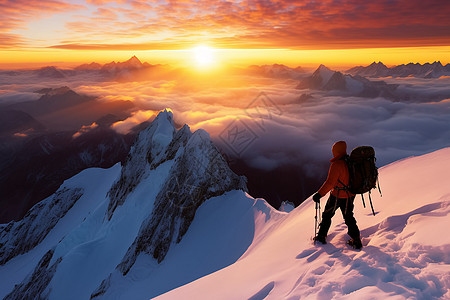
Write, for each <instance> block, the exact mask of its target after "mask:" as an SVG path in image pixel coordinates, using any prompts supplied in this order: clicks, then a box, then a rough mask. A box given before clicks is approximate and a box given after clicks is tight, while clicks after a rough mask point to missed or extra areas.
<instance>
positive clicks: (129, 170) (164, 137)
mask: <svg viewBox="0 0 450 300" xmlns="http://www.w3.org/2000/svg"><path fill="white" fill-rule="evenodd" d="M175 133H176V129H175V126H174V123H173V115H172V113H171V112H168V111H164V112H163V113H160V114H159V115H158V116H157V117H156V118H155V120H154V121H153V122H152V123H151V124H150V126H148V127H147V128H146V129H145V130H143V131H141V132H140V133H139V135H138V137H137V138H136V140H135V143H134V144H133V146H132V147H131V149H130V153H129V154H128V157H127V160H126V161H125V163H124V166H123V167H122V171H121V174H120V178H119V180H118V181H117V182H116V183H115V184H114V185H113V186H112V187H111V190H110V191H109V193H108V194H109V198H110V202H109V205H108V212H107V214H108V215H107V216H108V219H111V217H112V215H113V213H114V211H115V209H116V208H117V206H119V205H121V204H123V202H124V201H125V199H126V197H127V196H128V195H129V194H130V193H131V192H132V191H133V190H134V188H135V187H136V186H137V185H138V184H139V183H140V181H141V179H142V178H143V177H144V176H145V175H146V172H147V171H148V170H149V169H150V168H149V166H148V164H146V162H147V161H151V164H153V166H155V165H156V164H159V163H161V161H162V160H164V159H167V157H166V155H165V151H166V149H167V148H168V146H169V144H171V142H172V138H173V136H174V135H175Z"/></svg>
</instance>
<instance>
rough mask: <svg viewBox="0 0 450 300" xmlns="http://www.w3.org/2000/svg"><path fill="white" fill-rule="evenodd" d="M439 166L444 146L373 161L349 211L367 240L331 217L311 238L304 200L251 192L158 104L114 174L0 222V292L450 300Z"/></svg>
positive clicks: (444, 161)
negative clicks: (367, 189)
mask: <svg viewBox="0 0 450 300" xmlns="http://www.w3.org/2000/svg"><path fill="white" fill-rule="evenodd" d="M449 168H450V148H446V149H442V150H440V151H437V152H434V153H431V154H428V155H424V156H421V157H412V158H408V159H405V160H402V161H399V162H396V163H393V164H391V165H388V166H386V167H383V168H381V169H380V181H381V186H382V189H383V197H382V198H380V197H379V196H378V195H377V194H376V193H374V195H373V202H374V206H375V211H376V212H377V214H376V216H375V217H373V216H371V211H370V209H363V208H362V205H361V204H360V200H358V203H357V204H356V208H355V214H356V218H357V220H358V224H359V226H360V229H361V233H362V239H363V244H364V248H363V249H362V250H361V251H355V250H353V249H349V248H348V247H347V245H346V244H345V241H346V239H347V236H346V233H345V232H346V227H345V225H344V223H343V221H342V219H341V216H340V215H337V216H335V218H334V220H333V222H334V225H333V226H332V228H331V230H330V235H329V237H328V240H329V244H327V245H322V246H319V245H316V246H315V245H313V244H312V241H311V236H312V234H313V232H314V228H313V224H314V218H313V217H314V206H313V203H312V201H310V200H309V201H306V202H305V203H303V204H302V205H301V206H300V207H297V208H295V209H293V210H292V209H287V210H288V211H290V213H286V212H279V211H276V210H275V209H273V208H272V207H271V206H270V205H268V204H267V202H266V201H265V200H263V199H254V198H252V197H251V196H250V195H248V194H247V193H245V191H244V190H245V183H244V181H243V179H242V178H240V177H239V176H237V175H235V174H234V173H233V172H231V170H230V169H229V168H228V166H227V165H226V163H225V161H224V160H223V158H222V157H221V156H220V155H219V153H218V152H217V149H216V148H215V147H214V146H213V145H212V143H211V141H210V139H209V135H208V134H207V133H206V132H205V131H203V130H198V131H196V132H194V133H191V132H190V130H189V127H188V126H185V127H183V128H181V129H180V130H178V131H177V130H175V127H174V125H173V117H172V114H171V112H168V111H164V112H162V113H160V114H159V115H158V117H157V118H156V119H155V121H154V122H153V123H152V124H151V125H150V126H149V127H148V128H147V129H146V130H144V131H142V133H141V134H140V135H139V137H138V138H137V140H136V142H135V145H134V147H133V148H132V150H131V151H130V155H129V157H128V160H127V162H126V163H125V165H124V166H123V167H122V168H121V167H120V166H119V165H116V166H114V167H112V168H110V169H107V170H103V169H87V170H85V171H83V172H81V173H80V174H78V175H76V176H74V177H73V178H71V179H69V180H67V181H66V182H64V184H63V185H62V186H61V187H60V189H59V190H58V192H57V193H56V194H55V195H54V196H52V197H50V198H48V199H47V200H44V202H43V204H41V205H37V206H35V207H34V208H33V209H32V210H31V211H30V214H29V216H28V219H24V220H23V221H21V223H17V224H16V223H14V224H13V225H9V227H10V228H9V232H7V231H6V227H8V226H6V225H2V227H1V235H0V237H1V238H2V243H5V244H4V245H0V249H1V250H2V251H3V252H2V253H5V254H3V258H2V259H3V260H4V264H3V265H0V297H6V299H22V298H24V297H25V298H27V297H28V298H33V297H40V298H43V299H46V298H48V299H89V298H95V299H111V298H113V299H149V298H153V297H157V299H332V298H335V299H360V298H370V299H385V298H393V299H407V298H409V299H438V298H443V299H449V298H450V292H449V289H450V279H449V277H448V274H449V273H450V257H449V253H450V237H449V236H448V235H446V234H442V233H443V232H444V230H445V229H446V228H449V226H450V218H449V213H450V205H449V204H450V192H449V187H448V179H447V177H446V176H444V174H446V172H447V170H448V169H449ZM63 199H65V200H66V201H61V200H63ZM322 205H324V203H322ZM49 207H53V208H52V209H51V210H49V209H48V208H49ZM41 212H43V213H41ZM55 218H56V219H59V220H57V221H56V222H55ZM39 220H41V221H39ZM38 221H39V222H38ZM38 233H39V234H38ZM16 235H19V236H21V237H23V239H24V240H23V244H20V246H18V244H17V243H20V241H18V240H17V237H16ZM41 235H45V236H41ZM14 238H16V239H14ZM25 240H26V241H25ZM14 250H17V251H14Z"/></svg>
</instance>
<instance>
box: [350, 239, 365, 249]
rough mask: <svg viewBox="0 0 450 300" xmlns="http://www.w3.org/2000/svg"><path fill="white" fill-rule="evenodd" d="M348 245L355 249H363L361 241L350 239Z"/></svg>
mask: <svg viewBox="0 0 450 300" xmlns="http://www.w3.org/2000/svg"><path fill="white" fill-rule="evenodd" d="M347 244H349V245H350V246H352V247H353V249H361V248H362V242H361V239H350V240H348V241H347Z"/></svg>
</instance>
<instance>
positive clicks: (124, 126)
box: [111, 110, 159, 134]
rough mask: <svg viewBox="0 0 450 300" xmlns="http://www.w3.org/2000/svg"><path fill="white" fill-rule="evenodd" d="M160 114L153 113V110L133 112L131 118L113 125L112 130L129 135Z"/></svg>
mask: <svg viewBox="0 0 450 300" xmlns="http://www.w3.org/2000/svg"><path fill="white" fill-rule="evenodd" d="M158 113H159V111H152V110H139V111H135V112H133V114H132V115H131V117H129V118H127V119H125V120H123V121H118V122H116V123H114V124H112V125H111V128H112V129H114V130H115V131H117V132H118V133H122V134H127V133H128V132H130V130H131V129H132V128H133V127H135V126H137V125H139V124H141V123H142V122H145V121H147V120H149V119H151V118H154V117H156V115H157V114H158Z"/></svg>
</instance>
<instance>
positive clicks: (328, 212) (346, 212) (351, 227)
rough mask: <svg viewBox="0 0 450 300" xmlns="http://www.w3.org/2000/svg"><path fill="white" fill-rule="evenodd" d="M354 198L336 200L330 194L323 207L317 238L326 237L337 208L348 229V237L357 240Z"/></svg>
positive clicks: (357, 230) (357, 231)
mask: <svg viewBox="0 0 450 300" xmlns="http://www.w3.org/2000/svg"><path fill="white" fill-rule="evenodd" d="M354 200H355V196H353V197H349V198H348V199H347V198H336V197H335V196H333V195H331V194H330V198H328V201H327V204H326V205H325V210H324V212H323V214H322V223H320V229H319V233H318V234H317V235H318V236H323V237H326V236H327V233H328V229H330V226H331V218H332V217H333V216H334V213H335V212H336V210H337V209H338V208H340V209H341V212H342V216H343V217H344V220H345V224H346V225H347V227H348V231H347V232H348V235H349V236H350V237H351V238H352V239H359V238H360V237H359V229H358V225H356V220H355V217H354V216H353V207H354V206H353V201H354Z"/></svg>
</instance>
